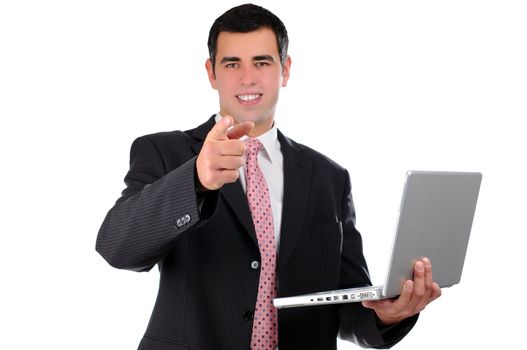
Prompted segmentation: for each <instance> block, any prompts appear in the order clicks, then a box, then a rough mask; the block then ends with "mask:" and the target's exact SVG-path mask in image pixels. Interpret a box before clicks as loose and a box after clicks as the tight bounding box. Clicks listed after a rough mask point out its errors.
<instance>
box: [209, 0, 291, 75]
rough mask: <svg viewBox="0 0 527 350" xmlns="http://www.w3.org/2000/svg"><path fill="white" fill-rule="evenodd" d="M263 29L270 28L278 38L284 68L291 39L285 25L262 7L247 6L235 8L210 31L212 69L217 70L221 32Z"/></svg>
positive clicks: (215, 23) (226, 13)
mask: <svg viewBox="0 0 527 350" xmlns="http://www.w3.org/2000/svg"><path fill="white" fill-rule="evenodd" d="M261 28H269V29H271V30H272V31H273V33H274V35H275V36H276V44H277V47H278V53H279V54H280V63H281V64H282V66H283V65H284V64H285V61H286V59H287V48H288V46H289V38H288V36H287V30H286V28H285V25H284V23H282V21H281V20H280V18H278V17H277V16H276V15H275V14H274V13H272V12H271V11H269V10H266V9H264V8H263V7H261V6H258V5H253V4H245V5H240V6H236V7H233V8H232V9H230V10H228V11H227V12H225V13H224V14H223V15H221V16H220V17H218V18H217V19H216V21H214V23H213V24H212V27H211V28H210V31H209V40H208V42H207V44H208V47H209V58H210V60H211V61H212V69H213V70H214V69H215V64H216V53H217V44H218V36H219V35H220V33H221V32H231V33H249V32H254V31H256V30H258V29H261Z"/></svg>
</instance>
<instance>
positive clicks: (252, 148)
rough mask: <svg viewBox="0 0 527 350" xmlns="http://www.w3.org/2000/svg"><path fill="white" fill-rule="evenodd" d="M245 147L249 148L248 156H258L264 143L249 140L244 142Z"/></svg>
mask: <svg viewBox="0 0 527 350" xmlns="http://www.w3.org/2000/svg"><path fill="white" fill-rule="evenodd" d="M244 143H245V146H246V147H247V154H248V155H250V154H254V155H257V154H258V152H260V149H261V148H262V143H261V142H260V140H258V139H247V140H245V141H244Z"/></svg>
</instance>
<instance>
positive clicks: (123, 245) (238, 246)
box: [96, 118, 417, 350]
mask: <svg viewBox="0 0 527 350" xmlns="http://www.w3.org/2000/svg"><path fill="white" fill-rule="evenodd" d="M213 125H214V119H213V118H211V119H209V120H208V121H207V122H206V123H205V124H203V125H201V126H199V127H198V128H196V129H193V130H189V131H185V132H180V131H175V132H167V133H158V134H153V135H147V136H143V137H140V138H138V139H136V140H135V141H134V143H133V145H132V149H131V157H130V170H129V172H128V174H127V175H126V178H125V183H126V185H127V187H126V189H125V190H124V191H123V193H122V197H121V198H119V199H118V200H117V203H116V204H115V206H114V207H113V208H112V209H111V210H110V211H109V212H108V214H107V216H106V219H105V220H104V222H103V224H102V227H101V229H100V231H99V235H98V237H97V244H96V249H97V251H98V252H99V253H100V254H101V255H102V256H103V257H104V258H105V259H106V260H107V261H108V262H109V263H110V265H112V266H114V267H117V268H122V269H130V270H137V271H145V270H149V269H151V268H152V267H153V266H154V265H155V264H158V266H159V269H160V284H159V293H158V297H157V301H156V304H155V306H154V310H153V312H152V316H151V319H150V322H149V324H148V328H147V330H146V333H145V335H144V337H143V339H142V341H141V343H140V345H139V349H144V350H169V349H170V350H173V349H174V350H175V349H207V350H208V349H226V350H236V349H249V344H250V339H251V330H252V313H253V310H254V306H255V303H256V295H257V289H258V281H259V270H258V269H253V267H254V264H252V262H253V261H259V260H260V253H259V250H258V243H257V239H256V234H255V232H254V227H253V224H252V219H251V215H250V212H249V208H248V205H247V201H246V197H245V194H244V192H243V189H242V187H241V185H240V183H239V181H238V182H236V183H232V184H227V185H225V186H223V187H222V188H221V189H220V190H218V191H212V192H208V193H206V194H205V195H203V198H199V197H200V195H199V194H198V193H197V192H196V190H195V188H196V185H195V176H196V175H195V160H196V156H197V154H198V153H199V151H200V149H201V146H202V144H203V141H204V139H205V137H206V135H207V133H208V132H209V130H210V129H211V128H212V126H213ZM278 138H279V142H280V144H281V149H282V153H283V157H284V198H283V213H282V226H281V236H280V250H279V254H278V261H277V276H278V277H277V278H278V295H279V296H281V297H284V296H290V295H295V294H302V293H310V292H316V291H323V290H330V289H337V288H344V287H354V286H361V285H368V284H370V279H369V276H368V270H367V266H366V262H365V259H364V256H363V253H362V240H361V236H360V234H359V232H358V231H357V230H356V229H355V225H354V223H355V210H354V207H353V202H352V197H351V185H350V181H349V175H348V173H347V171H346V170H345V169H343V168H342V167H340V166H339V165H337V164H336V163H334V162H332V161H331V160H329V159H328V158H326V157H325V156H323V155H321V154H320V153H317V152H315V151H313V150H312V149H309V148H308V147H305V146H303V145H300V144H298V143H295V142H294V141H292V140H290V139H288V138H287V137H285V136H284V135H282V133H280V132H279V133H278ZM198 202H200V203H201V204H202V206H201V208H200V206H199V205H198ZM416 319H417V317H414V318H411V319H408V320H406V321H403V322H402V323H400V324H398V325H396V326H392V327H387V328H382V327H378V326H377V324H376V318H375V315H374V312H372V311H371V310H368V309H366V308H364V307H362V305H360V303H355V304H342V305H331V306H315V307H303V308H293V309H282V310H279V313H278V323H279V342H280V344H279V347H280V350H288V349H323V350H327V349H336V337H337V334H338V333H340V336H341V337H342V338H344V339H349V340H352V341H354V342H356V343H358V344H360V345H362V346H373V347H389V346H391V345H393V344H395V343H396V342H397V341H399V340H400V339H401V338H402V337H403V336H404V335H405V334H406V333H407V332H408V331H409V330H410V329H411V328H412V326H413V325H414V323H415V321H416Z"/></svg>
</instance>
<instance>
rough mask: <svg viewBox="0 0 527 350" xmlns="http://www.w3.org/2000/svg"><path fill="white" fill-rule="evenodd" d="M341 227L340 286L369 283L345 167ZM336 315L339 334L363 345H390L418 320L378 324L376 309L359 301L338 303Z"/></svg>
mask: <svg viewBox="0 0 527 350" xmlns="http://www.w3.org/2000/svg"><path fill="white" fill-rule="evenodd" d="M342 227H343V245H342V258H341V288H352V287H360V286H366V285H371V281H370V277H369V273H368V267H367V264H366V259H365V258H364V254H363V250H362V238H361V235H360V233H359V232H358V231H357V229H356V228H355V208H354V205H353V198H352V195H351V183H350V180H349V174H348V172H347V171H346V176H345V185H344V198H343V201H342ZM338 317H339V336H340V338H342V339H344V340H349V341H352V342H354V343H356V344H358V345H360V346H362V347H372V348H378V349H385V348H390V347H392V346H393V345H395V344H396V343H398V342H399V341H400V340H401V339H402V338H403V337H404V336H405V335H406V334H407V333H408V332H409V331H410V330H411V329H412V327H413V326H414V324H415V322H416V321H417V316H414V317H411V318H408V319H406V320H404V321H402V322H400V323H398V324H395V325H391V326H388V327H383V326H379V325H378V322H377V321H378V320H377V317H376V315H375V312H374V311H373V310H371V309H368V308H365V307H363V306H362V304H361V303H348V304H341V305H340V307H339V311H338Z"/></svg>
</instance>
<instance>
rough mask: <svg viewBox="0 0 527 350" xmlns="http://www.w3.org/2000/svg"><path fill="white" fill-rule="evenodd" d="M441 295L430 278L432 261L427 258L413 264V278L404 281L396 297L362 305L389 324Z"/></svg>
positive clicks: (422, 307)
mask: <svg viewBox="0 0 527 350" xmlns="http://www.w3.org/2000/svg"><path fill="white" fill-rule="evenodd" d="M440 296H441V288H439V286H438V285H437V283H435V282H434V280H433V278H432V263H431V262H430V259H428V258H422V259H420V260H418V261H417V262H416V263H415V265H414V279H413V281H411V280H408V281H406V282H405V283H404V286H403V290H402V292H401V295H400V296H399V297H398V298H397V299H386V300H378V301H363V302H362V305H363V306H364V307H367V308H369V309H373V310H375V312H376V313H377V317H378V318H379V320H380V321H381V322H382V323H383V324H384V325H390V324H394V323H397V322H400V321H402V320H404V319H405V318H408V317H411V316H413V315H415V314H417V313H419V312H421V311H423V309H424V308H425V307H426V306H427V305H428V304H429V303H431V302H432V301H433V300H435V299H437V298H439V297H440Z"/></svg>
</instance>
